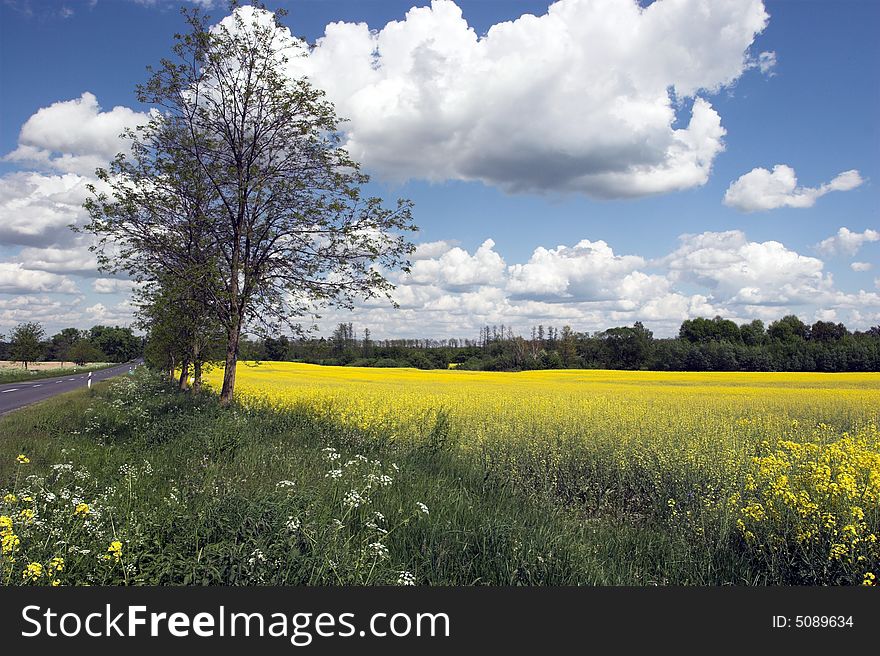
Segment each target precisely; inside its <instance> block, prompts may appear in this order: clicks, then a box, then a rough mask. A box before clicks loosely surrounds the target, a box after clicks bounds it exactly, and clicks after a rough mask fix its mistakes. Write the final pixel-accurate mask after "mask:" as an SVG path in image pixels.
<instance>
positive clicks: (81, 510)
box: [73, 503, 91, 517]
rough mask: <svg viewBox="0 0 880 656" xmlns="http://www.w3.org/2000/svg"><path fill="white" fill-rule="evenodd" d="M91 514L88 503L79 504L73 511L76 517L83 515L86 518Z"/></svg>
mask: <svg viewBox="0 0 880 656" xmlns="http://www.w3.org/2000/svg"><path fill="white" fill-rule="evenodd" d="M90 512H91V509H90V508H89V504H87V503H78V504H77V505H76V510H74V511H73V514H74V515H82V516H83V517H85V516H86V515H88V514H89V513H90Z"/></svg>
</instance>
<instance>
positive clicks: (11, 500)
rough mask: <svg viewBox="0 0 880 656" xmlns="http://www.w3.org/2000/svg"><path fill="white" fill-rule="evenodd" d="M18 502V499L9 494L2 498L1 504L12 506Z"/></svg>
mask: <svg viewBox="0 0 880 656" xmlns="http://www.w3.org/2000/svg"><path fill="white" fill-rule="evenodd" d="M16 501H18V497H17V496H15V495H14V494H12V493H11V492H10V493H9V494H7V495H5V496H4V497H3V503H9V504H13V503H15V502H16Z"/></svg>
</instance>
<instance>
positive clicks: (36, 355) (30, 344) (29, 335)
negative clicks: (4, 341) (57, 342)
mask: <svg viewBox="0 0 880 656" xmlns="http://www.w3.org/2000/svg"><path fill="white" fill-rule="evenodd" d="M44 337H45V333H44V332H43V326H41V325H40V324H39V323H35V322H27V323H20V324H18V325H17V326H16V327H15V328H13V329H12V333H11V334H10V345H9V347H10V348H9V350H10V354H11V356H12V359H13V361H15V362H21V363H22V364H23V365H24V368H25V369H27V368H28V363H29V362H35V361H36V360H39V359H40V358H41V357H42V355H43V344H42V341H43V338H44Z"/></svg>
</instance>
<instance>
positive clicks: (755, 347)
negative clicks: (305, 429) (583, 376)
mask: <svg viewBox="0 0 880 656" xmlns="http://www.w3.org/2000/svg"><path fill="white" fill-rule="evenodd" d="M247 351H248V353H249V355H250V357H252V358H253V359H258V360H259V359H266V360H297V361H302V362H312V363H316V364H335V365H354V366H374V367H399V366H402V367H418V368H421V369H445V368H448V367H449V366H450V365H452V366H455V367H457V368H459V369H479V370H488V371H519V370H526V369H559V368H566V369H577V368H588V369H650V370H659V371H880V326H875V327H873V328H871V329H870V330H867V331H861V332H860V331H855V332H851V331H850V330H848V329H847V328H846V326H844V325H843V324H842V323H832V322H827V321H817V322H815V323H813V324H812V325H808V324H806V323H804V322H803V321H801V320H800V319H799V318H798V317H796V316H794V315H789V316H786V317H783V318H781V319H779V320H777V321H774V322H772V323H770V325H769V326H765V325H764V323H763V322H762V321H760V320H755V321H752V322H749V323H744V324H742V325H737V324H736V323H735V322H733V321H730V320H728V319H723V318H721V317H715V318H714V319H705V318H696V319H688V320H686V321H684V322H683V323H682V324H681V327H680V329H679V334H678V336H677V337H675V338H665V339H655V338H654V336H653V333H652V332H651V331H650V330H648V329H647V328H645V326H644V325H642V324H641V323H639V322H636V323H635V324H634V325H632V326H621V327H616V328H610V329H608V330H604V331H600V332H595V333H586V332H576V331H574V330H572V328H571V327H570V326H564V327H562V328H561V329H557V328H554V327H552V326H549V327H545V326H536V327H534V328H533V329H532V330H531V333H530V335H529V336H528V337H522V336H519V335H515V334H514V332H513V330H512V329H511V328H510V327H505V326H501V327H500V329H499V327H498V326H493V327H489V326H486V327H484V328H483V329H482V330H481V331H480V336H479V338H478V339H475V340H453V339H451V340H428V339H425V340H414V339H411V340H374V339H372V337H371V335H370V332H369V330H365V331H364V332H363V335H362V337H356V336H355V331H354V328H353V326H352V324H350V323H345V324H339V326H338V327H337V328H336V330H335V331H334V332H333V334H332V336H331V337H330V338H329V339H324V338H320V339H291V338H289V337H286V336H281V337H270V338H266V339H263V340H258V341H254V342H249V343H248V346H247Z"/></svg>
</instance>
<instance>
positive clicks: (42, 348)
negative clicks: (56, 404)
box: [0, 322, 144, 366]
mask: <svg viewBox="0 0 880 656" xmlns="http://www.w3.org/2000/svg"><path fill="white" fill-rule="evenodd" d="M143 351H144V340H143V338H142V337H138V336H137V335H135V334H134V332H133V331H132V329H131V328H124V327H120V326H112V327H111V326H101V325H98V326H92V327H91V328H90V329H89V330H80V329H79V328H65V329H63V330H61V331H59V332H58V333H56V334H54V335H52V336H51V337H47V336H46V334H45V331H44V330H43V327H42V325H41V324H39V323H34V322H31V323H21V324H19V325H18V326H16V327H15V328H13V329H12V331H11V332H10V333H9V335H5V336H4V335H0V360H11V361H14V362H21V363H23V364H24V365H25V366H27V364H28V363H30V362H40V361H58V362H76V363H77V364H85V363H87V362H127V361H129V360H132V359H134V358H136V357H138V356H140V355H142V354H143Z"/></svg>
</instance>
